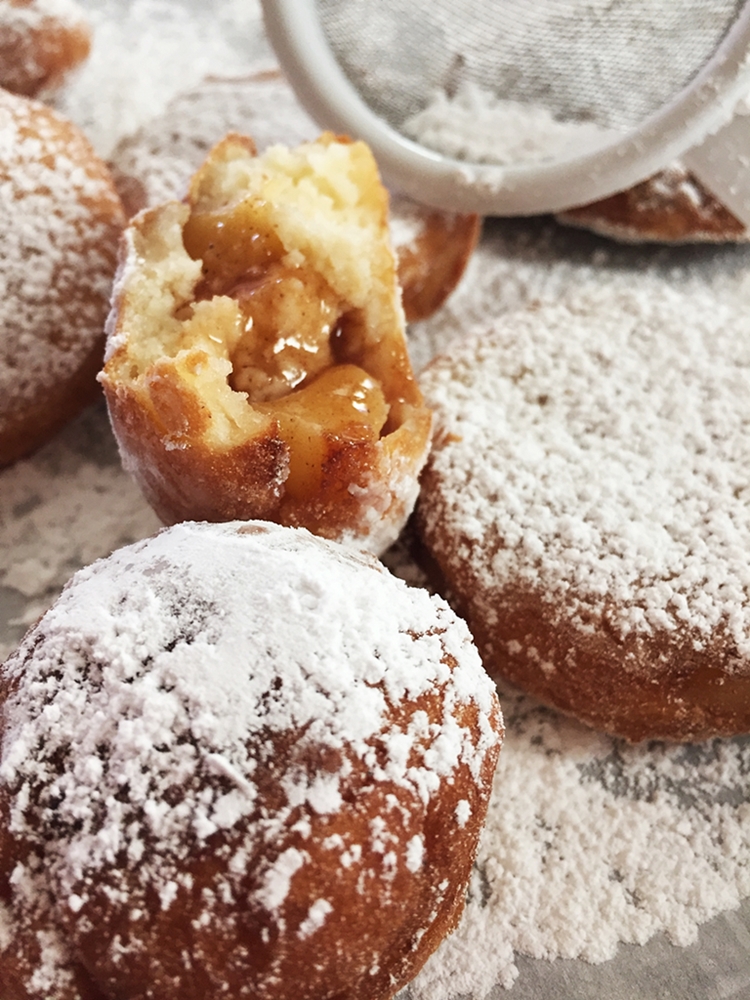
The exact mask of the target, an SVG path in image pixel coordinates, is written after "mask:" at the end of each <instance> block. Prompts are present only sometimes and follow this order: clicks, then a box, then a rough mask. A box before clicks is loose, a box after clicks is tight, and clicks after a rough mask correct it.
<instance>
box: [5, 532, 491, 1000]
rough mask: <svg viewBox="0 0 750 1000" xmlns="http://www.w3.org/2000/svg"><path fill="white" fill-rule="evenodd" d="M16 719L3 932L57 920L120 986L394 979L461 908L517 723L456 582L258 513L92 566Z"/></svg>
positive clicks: (125, 989)
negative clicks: (440, 591) (460, 604)
mask: <svg viewBox="0 0 750 1000" xmlns="http://www.w3.org/2000/svg"><path fill="white" fill-rule="evenodd" d="M0 720H1V727H2V728H1V730H0V734H1V738H2V763H1V764H0V805H1V812H2V815H1V816H0V823H1V824H2V828H5V829H12V831H13V843H12V848H11V850H12V853H13V857H12V862H13V865H14V876H13V880H12V887H11V893H10V900H9V906H10V910H11V913H12V917H13V924H12V929H13V934H10V935H6V937H11V941H10V942H6V951H7V950H8V949H9V948H10V949H13V948H14V944H13V941H14V940H15V938H14V935H21V936H23V935H26V937H27V938H28V934H29V931H30V930H33V929H34V928H35V927H37V926H39V925H42V926H44V925H45V924H46V925H48V926H51V927H54V928H55V929H56V930H57V931H58V932H59V933H60V935H61V937H62V938H63V939H64V940H65V941H66V942H68V947H69V949H70V952H69V955H68V956H64V957H66V958H67V960H68V962H69V963H70V962H73V963H77V964H78V965H79V966H81V967H83V968H84V969H85V970H86V973H87V975H88V976H89V977H90V981H91V984H92V987H93V988H94V989H96V990H99V991H101V994H102V996H103V997H105V998H107V1000H115V998H122V997H152V996H153V997H158V998H159V1000H219V998H224V997H227V996H231V997H236V998H237V1000H240V998H243V997H252V998H256V1000H263V998H266V1000H271V998H273V1000H284V998H287V997H288V998H290V1000H291V998H294V1000H324V998H329V997H331V996H336V997H341V998H349V1000H355V998H356V1000H379V998H385V997H390V996H391V995H392V994H394V993H395V992H396V991H397V990H398V989H399V988H400V987H401V986H403V985H404V984H405V982H406V981H407V980H408V979H409V978H410V977H412V976H413V975H414V974H415V973H416V972H417V971H418V969H419V968H420V967H421V965H422V964H423V962H424V961H425V960H426V958H427V957H428V955H429V954H430V953H431V952H432V951H433V950H434V949H435V948H436V946H437V944H438V942H439V941H440V940H441V938H442V937H443V936H444V935H445V934H446V933H447V932H448V931H449V930H451V929H452V928H453V926H454V925H455V924H456V921H457V919H458V916H459V914H460V912H461V910H462V907H463V901H464V895H465V890H466V885H467V882H468V878H469V874H470V870H471V866H472V861H473V857H474V853H475V849H476V846H477V838H478V836H479V832H480V829H481V826H482V823H483V820H484V815H485V811H486V807H487V801H488V797H489V793H490V788H491V782H492V774H493V770H494V765H495V762H496V758H497V754H498V752H499V748H500V740H501V735H502V725H501V717H500V712H499V707H498V705H497V699H496V695H495V692H494V687H493V685H492V683H491V681H490V680H489V678H488V677H487V676H486V674H485V673H484V671H483V669H482V666H481V662H480V660H479V656H478V653H477V651H476V649H475V647H474V645H473V643H472V642H471V638H470V635H469V632H468V630H467V629H466V627H465V625H464V623H463V622H462V621H461V620H460V619H459V618H457V617H456V616H455V614H454V613H453V612H452V611H451V610H450V609H449V608H448V606H447V605H446V604H445V603H444V602H442V601H441V600H439V599H437V598H433V597H430V596H429V595H428V594H427V593H426V591H423V590H418V589H411V588H409V587H407V586H406V584H404V583H403V582H402V581H400V580H398V579H397V578H395V577H393V576H392V575H391V574H389V573H388V571H387V570H385V569H384V568H383V567H382V566H381V565H380V564H379V563H378V562H377V561H376V560H375V559H374V558H372V557H367V556H364V555H361V554H350V553H348V552H347V551H346V550H345V549H343V548H342V547H341V546H338V545H336V544H334V543H330V542H327V541H325V540H323V539H320V538H316V537H314V536H312V535H310V534H309V533H308V532H307V531H305V530H303V529H293V528H283V527H280V526H277V525H273V524H269V523H262V522H242V523H232V524H221V525H218V524H205V523H203V524H196V523H184V524H181V525H178V526H176V527H173V528H171V529H167V530H164V531H162V532H161V533H160V534H158V535H156V536H154V537H153V538H150V539H147V540H146V541H143V542H139V543H136V544H135V545H131V546H128V547H127V548H124V549H121V550H119V551H117V552H115V553H114V554H113V555H112V556H111V557H109V558H108V559H106V560H101V561H99V562H97V563H95V564H93V565H92V566H90V567H88V568H86V569H84V570H82V571H80V572H79V573H78V574H76V576H75V577H74V578H73V580H72V582H71V583H70V584H69V585H68V587H67V588H66V589H65V591H64V592H63V594H62V596H61V597H60V599H59V600H58V602H57V604H56V605H55V606H54V607H53V608H52V609H51V610H50V611H49V612H48V613H47V614H46V615H45V616H44V617H43V618H42V619H41V621H40V622H39V623H38V624H37V625H36V626H35V627H34V629H32V630H31V632H30V633H29V634H28V635H27V637H26V639H25V640H24V642H23V643H22V645H21V647H20V648H19V649H18V650H17V652H16V653H15V654H13V655H12V656H11V657H10V659H9V660H8V661H7V662H6V664H5V666H4V668H3V669H2V706H1V709H0ZM6 867H7V865H6ZM17 950H19V949H16V951H17ZM1 960H2V955H0V961H1ZM49 964H51V963H48V965H49ZM68 970H69V966H68V969H63V972H62V973H61V974H60V975H61V976H63V979H62V980H61V981H63V982H64V981H66V980H65V979H64V975H65V974H67V972H68ZM53 971H54V970H53ZM47 975H48V979H50V980H51V982H52V983H53V984H54V983H55V982H56V981H55V978H54V976H52V975H51V973H50V970H49V969H48V970H47ZM67 982H68V983H69V982H70V978H69V977H68V980H67ZM23 985H24V988H26V989H27V993H26V994H24V993H23V992H21V993H20V994H19V996H20V997H22V998H23V1000H26V997H27V996H29V997H31V996H36V995H35V994H34V993H33V990H32V989H31V988H30V987H29V986H28V983H24V984H23ZM52 992H53V993H54V995H55V996H56V997H57V996H58V993H55V992H54V986H53V987H52ZM45 995H46V994H45ZM13 1000H15V997H14V998H13ZM65 1000H79V997H78V996H77V995H76V994H75V992H72V993H70V994H67V993H66V994H65ZM80 1000H84V995H83V993H81V997H80ZM85 1000H89V997H88V996H86V997H85Z"/></svg>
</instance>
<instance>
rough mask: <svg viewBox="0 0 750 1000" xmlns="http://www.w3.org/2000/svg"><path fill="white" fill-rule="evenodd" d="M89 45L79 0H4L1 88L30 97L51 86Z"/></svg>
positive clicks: (56, 84) (78, 60) (0, 6)
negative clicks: (77, 1)
mask: <svg viewBox="0 0 750 1000" xmlns="http://www.w3.org/2000/svg"><path fill="white" fill-rule="evenodd" d="M90 48H91V31H90V28H89V25H88V21H87V19H86V15H85V13H84V12H83V10H82V8H81V7H80V6H79V5H78V4H77V3H75V0H0V87H4V88H5V89H6V90H11V91H13V92H14V93H16V94H24V95H25V96H26V97H34V96H36V95H37V94H40V93H41V92H42V91H44V92H49V91H52V90H54V89H55V88H57V87H59V86H60V85H61V84H62V82H63V81H64V79H65V77H66V76H67V75H68V74H69V73H70V71H71V70H72V69H74V68H75V67H76V66H78V65H79V64H80V63H82V62H83V61H84V60H85V59H86V57H87V56H88V54H89V50H90Z"/></svg>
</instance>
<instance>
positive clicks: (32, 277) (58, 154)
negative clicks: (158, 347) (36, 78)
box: [0, 90, 125, 466]
mask: <svg viewBox="0 0 750 1000" xmlns="http://www.w3.org/2000/svg"><path fill="white" fill-rule="evenodd" d="M0 142H2V148H3V155H2V157H0V229H2V233H3V253H2V259H1V260H0V466H2V465H6V464H8V463H9V462H12V461H14V460H15V459H16V458H19V457H20V456H22V455H24V454H26V453H28V452H30V451H31V450H33V449H34V448H36V447H37V446H38V445H40V444H42V443H43V442H44V441H45V440H46V439H47V438H48V437H50V436H51V435H52V434H53V433H54V432H55V431H56V430H57V429H58V428H59V427H61V426H62V425H63V424H64V423H65V422H66V421H67V420H68V419H70V417H72V416H73V415H74V414H75V413H77V412H78V411H79V410H80V409H81V408H82V407H83V406H85V405H86V404H87V403H88V402H90V401H91V400H92V399H93V398H94V395H95V393H96V389H97V386H96V375H97V372H98V370H99V368H100V367H101V361H102V356H103V350H104V323H105V320H106V317H107V313H108V309H109V296H110V291H111V286H112V278H113V276H114V272H115V267H116V261H117V244H118V240H119V238H120V235H121V233H122V230H123V227H124V225H125V218H124V213H123V210H122V206H121V204H120V200H119V198H118V196H117V194H116V192H115V189H114V187H113V184H112V180H111V177H110V174H109V171H108V169H107V167H106V166H105V165H104V163H102V161H101V160H100V159H99V158H98V157H97V156H96V154H95V153H94V151H93V150H92V148H91V146H90V145H89V143H88V142H87V140H86V139H85V138H84V136H83V135H82V134H81V132H80V131H79V130H78V129H77V128H76V127H75V126H74V125H73V124H72V123H71V122H69V121H67V120H66V119H64V118H63V117H61V116H60V115H58V114H56V113H55V112H53V111H51V110H50V109H49V108H47V107H45V106H44V105H42V104H39V103H37V102H35V101H30V100H28V99H26V98H23V97H18V96H16V95H13V94H9V93H7V92H5V91H1V90H0Z"/></svg>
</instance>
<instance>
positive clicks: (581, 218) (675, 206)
mask: <svg viewBox="0 0 750 1000" xmlns="http://www.w3.org/2000/svg"><path fill="white" fill-rule="evenodd" d="M557 219H558V221H560V222H562V223H564V224H566V225H571V226H577V227H579V228H581V229H590V230H591V231H592V232H595V233H600V234H601V235H602V236H610V237H612V238H613V239H616V240H621V241H623V242H626V243H734V242H737V243H740V242H746V241H747V239H748V232H747V227H746V226H745V225H744V224H743V223H742V222H740V220H739V219H738V218H736V216H734V215H733V214H732V213H731V212H730V211H729V209H728V208H726V206H725V205H723V204H722V203H721V202H720V201H719V200H718V199H717V198H716V196H715V195H713V194H712V193H711V192H710V191H708V190H707V189H706V188H705V187H704V185H703V184H701V182H700V181H699V180H698V178H697V177H695V176H694V175H693V174H691V173H690V171H689V170H687V169H686V168H685V167H684V166H682V164H681V163H673V164H672V165H671V166H669V167H666V168H665V169H664V170H661V171H659V173H658V174H655V175H654V176H653V177H649V178H647V179H646V180H644V181H641V183H640V184H635V185H634V186H633V187H631V188H628V189H627V190H626V191H619V192H618V193H617V194H613V195H610V196H609V197H608V198H602V199H601V200H600V201H595V202H592V203H591V204H589V205H582V206H580V207H579V208H571V209H568V210H567V211H565V212H561V213H559V214H558V216H557Z"/></svg>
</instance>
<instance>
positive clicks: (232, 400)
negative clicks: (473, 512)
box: [101, 133, 431, 553]
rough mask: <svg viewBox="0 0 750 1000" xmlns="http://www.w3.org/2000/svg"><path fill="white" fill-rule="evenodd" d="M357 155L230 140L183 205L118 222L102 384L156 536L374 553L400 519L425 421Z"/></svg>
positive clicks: (413, 489)
mask: <svg viewBox="0 0 750 1000" xmlns="http://www.w3.org/2000/svg"><path fill="white" fill-rule="evenodd" d="M387 205H388V197H387V193H386V191H385V189H384V188H383V186H382V184H381V183H380V180H379V177H378V173H377V168H376V165H375V161H374V160H373V158H372V154H371V153H370V151H369V149H368V148H367V147H366V146H365V145H364V144H363V143H352V142H349V141H348V140H345V139H337V138H335V137H334V136H332V135H331V134H330V133H326V134H324V135H323V136H322V137H321V138H320V139H319V140H317V141H316V142H313V143H303V144H302V145H301V146H299V147H296V148H295V149H288V148H287V147H285V146H272V147H270V148H269V149H268V150H267V151H266V152H265V153H264V154H263V155H261V156H256V155H255V152H254V147H253V145H252V142H251V140H249V139H247V138H244V137H242V136H237V135H230V136H227V137H226V138H225V139H224V140H222V142H220V143H219V144H218V145H217V146H216V147H215V148H214V150H212V152H211V154H210V155H209V157H208V159H207V160H206V162H205V164H204V165H203V166H202V167H201V169H200V170H199V171H198V173H197V174H196V175H195V177H194V179H193V181H192V184H191V189H190V193H189V196H188V200H187V204H182V203H178V202H167V203H166V204H165V205H164V206H159V207H157V208H155V209H151V210H146V211H145V212H143V213H141V214H139V215H137V216H136V217H135V219H133V220H132V222H131V225H130V226H129V228H128V230H127V234H126V243H125V256H124V259H123V266H122V269H121V272H120V276H119V279H118V281H117V283H116V287H115V294H114V301H113V311H112V315H111V316H110V319H109V339H108V347H107V361H106V364H105V367H104V371H103V373H102V375H101V381H102V385H103V386H104V391H105V394H106V397H107V402H108V405H109V411H110V415H111V418H112V426H113V428H114V431H115V434H116V436H117V439H118V441H119V444H120V450H121V452H122V454H123V458H124V461H125V464H126V467H127V468H128V469H130V470H131V471H132V472H133V473H134V474H135V476H136V478H137V479H138V481H139V483H140V485H141V487H142V489H143V491H144V494H145V496H146V498H147V500H148V501H149V502H150V503H151V505H152V506H153V507H154V509H155V510H156V512H157V514H159V516H160V517H161V518H162V519H163V520H164V521H165V522H167V523H173V522H175V521H179V520H192V519H195V520H208V521H225V520H233V519H248V518H258V517H262V518H265V519H268V520H273V521H278V522H279V523H282V524H290V525H301V526H302V527H306V528H309V529H310V530H311V531H314V532H315V533H316V534H321V535H324V536H325V537H328V538H333V539H335V540H337V541H341V542H345V543H351V544H353V545H356V546H357V547H366V548H368V549H369V550H371V551H373V552H375V553H378V552H381V551H383V550H384V549H385V548H386V547H387V546H388V545H390V544H391V542H393V541H394V539H395V538H396V536H397V535H398V533H399V531H400V530H401V528H402V526H403V524H404V523H405V521H406V519H407V517H408V516H409V514H410V513H411V510H412V508H413V506H414V502H415V500H416V496H417V492H418V489H419V485H418V476H419V471H420V469H421V468H422V466H423V464H424V461H425V459H426V456H427V451H428V449H429V441H430V433H431V416H430V413H429V410H428V409H427V408H426V407H425V406H424V405H423V403H422V398H421V395H420V392H419V389H418V387H417V384H416V380H415V379H414V376H413V374H412V370H411V365H410V362H409V357H408V353H407V348H406V340H405V333H404V313H403V309H402V306H401V300H400V294H399V289H398V284H397V280H396V269H395V263H394V258H393V253H392V250H391V246H390V242H389V238H388V229H387Z"/></svg>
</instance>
